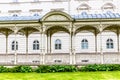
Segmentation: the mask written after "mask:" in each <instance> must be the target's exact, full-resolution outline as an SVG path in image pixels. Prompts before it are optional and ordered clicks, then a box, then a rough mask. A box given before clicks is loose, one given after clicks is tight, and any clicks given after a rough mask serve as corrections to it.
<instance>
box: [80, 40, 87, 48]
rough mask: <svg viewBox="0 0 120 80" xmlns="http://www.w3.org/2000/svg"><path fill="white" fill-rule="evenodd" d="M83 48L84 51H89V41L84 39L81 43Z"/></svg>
mask: <svg viewBox="0 0 120 80" xmlns="http://www.w3.org/2000/svg"><path fill="white" fill-rule="evenodd" d="M81 48H82V49H88V40H87V39H83V40H82V41H81Z"/></svg>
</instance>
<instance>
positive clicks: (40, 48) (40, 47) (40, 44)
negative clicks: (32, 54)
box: [39, 30, 43, 64]
mask: <svg viewBox="0 0 120 80" xmlns="http://www.w3.org/2000/svg"><path fill="white" fill-rule="evenodd" d="M42 45H43V43H42V32H41V30H40V43H39V50H40V53H39V61H40V64H41V55H43V54H41V53H42V52H43V50H42V49H43V48H42ZM42 62H43V57H42Z"/></svg>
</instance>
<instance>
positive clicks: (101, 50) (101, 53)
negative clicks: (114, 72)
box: [100, 29, 103, 64]
mask: <svg viewBox="0 0 120 80" xmlns="http://www.w3.org/2000/svg"><path fill="white" fill-rule="evenodd" d="M100 56H101V64H103V49H102V29H100Z"/></svg>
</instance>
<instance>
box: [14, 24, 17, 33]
mask: <svg viewBox="0 0 120 80" xmlns="http://www.w3.org/2000/svg"><path fill="white" fill-rule="evenodd" d="M17 32H18V28H17V27H16V24H15V27H14V33H15V34H17Z"/></svg>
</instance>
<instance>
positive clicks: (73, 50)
mask: <svg viewBox="0 0 120 80" xmlns="http://www.w3.org/2000/svg"><path fill="white" fill-rule="evenodd" d="M72 52H73V64H76V59H75V58H76V57H75V56H76V53H75V31H74V32H73V35H72Z"/></svg>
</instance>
